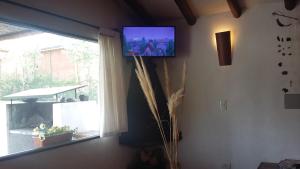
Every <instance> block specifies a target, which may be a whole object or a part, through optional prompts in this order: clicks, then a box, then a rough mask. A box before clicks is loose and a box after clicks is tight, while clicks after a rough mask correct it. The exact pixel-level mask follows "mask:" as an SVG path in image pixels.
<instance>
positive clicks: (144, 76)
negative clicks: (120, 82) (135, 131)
mask: <svg viewBox="0 0 300 169" xmlns="http://www.w3.org/2000/svg"><path fill="white" fill-rule="evenodd" d="M134 59H135V63H136V67H137V69H136V70H135V71H136V74H137V77H138V79H139V82H140V84H141V87H142V90H143V92H144V94H145V96H146V100H147V103H148V105H149V107H150V110H151V113H152V115H153V116H154V118H155V121H156V123H157V125H158V128H159V131H160V134H161V136H162V139H163V143H164V147H165V151H166V154H167V157H168V159H169V160H170V159H171V155H170V151H169V147H168V142H167V138H166V135H165V132H164V129H163V125H162V121H161V118H160V113H159V111H158V107H157V102H156V98H155V94H154V91H153V88H152V84H151V81H150V77H149V74H148V71H147V68H146V66H145V64H144V62H143V60H142V59H140V60H141V63H140V62H139V61H138V60H137V58H136V57H134Z"/></svg>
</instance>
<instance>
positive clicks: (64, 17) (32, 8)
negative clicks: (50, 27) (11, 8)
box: [0, 0, 120, 32]
mask: <svg viewBox="0 0 300 169" xmlns="http://www.w3.org/2000/svg"><path fill="white" fill-rule="evenodd" d="M0 2H4V3H8V4H11V5H15V6H18V7H21V8H25V9H29V10H32V11H36V12H40V13H43V14H46V15H51V16H54V17H57V18H60V19H64V20H68V21H72V22H75V23H79V24H81V25H85V26H88V27H91V28H94V29H97V30H99V29H100V27H99V26H97V25H93V24H90V23H87V22H83V21H80V20H77V19H74V18H70V17H66V16H63V15H58V14H56V13H53V12H49V11H45V10H42V9H38V8H34V7H31V6H28V5H24V4H21V3H17V2H13V1H10V0H0ZM110 30H113V31H116V32H120V31H119V30H118V29H110Z"/></svg>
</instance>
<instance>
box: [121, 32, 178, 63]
mask: <svg viewBox="0 0 300 169" xmlns="http://www.w3.org/2000/svg"><path fill="white" fill-rule="evenodd" d="M123 55H124V56H149V57H163V56H175V28H174V27H124V29H123Z"/></svg>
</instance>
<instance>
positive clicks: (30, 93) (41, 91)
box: [3, 85, 87, 100]
mask: <svg viewBox="0 0 300 169" xmlns="http://www.w3.org/2000/svg"><path fill="white" fill-rule="evenodd" d="M85 86H87V85H76V86H63V87H50V88H38V89H29V90H25V91H22V92H18V93H13V94H10V95H7V96H4V97H3V98H5V99H11V100H23V99H37V98H49V97H53V96H54V95H57V94H60V93H64V92H67V91H71V90H76V89H79V88H82V87H85Z"/></svg>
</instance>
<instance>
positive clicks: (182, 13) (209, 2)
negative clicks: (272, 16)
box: [118, 0, 297, 25]
mask: <svg viewBox="0 0 300 169" xmlns="http://www.w3.org/2000/svg"><path fill="white" fill-rule="evenodd" d="M118 1H119V2H120V1H123V3H124V2H125V4H126V5H127V6H129V8H130V9H131V10H132V11H134V13H135V14H136V15H138V16H140V18H141V19H142V20H143V21H144V23H145V24H155V23H157V22H160V21H165V20H174V19H182V18H185V20H186V21H187V23H188V24H189V25H194V24H195V23H196V21H197V18H198V17H199V16H205V15H210V14H216V13H222V12H228V11H231V13H232V15H233V17H235V18H239V17H240V16H242V14H243V11H244V10H245V9H247V8H249V7H251V6H252V5H255V4H257V3H270V2H282V3H283V4H285V6H286V8H287V9H293V8H294V7H295V5H296V4H297V3H296V1H297V0H118Z"/></svg>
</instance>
